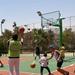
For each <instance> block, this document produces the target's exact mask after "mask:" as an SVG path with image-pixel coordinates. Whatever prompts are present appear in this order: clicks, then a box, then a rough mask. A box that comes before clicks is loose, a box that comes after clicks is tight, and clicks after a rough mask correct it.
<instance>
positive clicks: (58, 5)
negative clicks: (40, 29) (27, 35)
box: [0, 0, 75, 31]
mask: <svg viewBox="0 0 75 75" xmlns="http://www.w3.org/2000/svg"><path fill="white" fill-rule="evenodd" d="M57 10H59V11H60V13H61V17H69V16H75V0H0V21H1V20H2V19H6V21H5V23H4V24H3V31H4V29H9V30H12V29H13V27H12V25H13V22H14V21H15V22H16V23H17V25H18V26H19V25H25V24H31V23H35V22H40V17H39V16H38V14H37V11H41V12H42V13H48V12H52V11H57ZM0 30H1V28H0Z"/></svg>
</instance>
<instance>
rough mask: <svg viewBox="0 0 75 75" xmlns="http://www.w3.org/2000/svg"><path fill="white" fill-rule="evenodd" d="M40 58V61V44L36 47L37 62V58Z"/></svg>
mask: <svg viewBox="0 0 75 75" xmlns="http://www.w3.org/2000/svg"><path fill="white" fill-rule="evenodd" d="M37 56H39V59H40V47H39V44H37V46H36V56H35V60H36V57H37Z"/></svg>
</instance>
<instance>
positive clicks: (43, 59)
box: [39, 53, 52, 75]
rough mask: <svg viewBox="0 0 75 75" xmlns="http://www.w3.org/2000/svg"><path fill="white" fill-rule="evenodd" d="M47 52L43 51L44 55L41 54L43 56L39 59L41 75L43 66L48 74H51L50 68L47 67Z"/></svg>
mask: <svg viewBox="0 0 75 75" xmlns="http://www.w3.org/2000/svg"><path fill="white" fill-rule="evenodd" d="M46 57H47V53H45V54H44V55H43V57H41V58H40V59H39V63H40V73H41V75H43V69H44V68H45V69H47V71H48V73H49V74H48V75H52V74H51V72H50V69H49V67H48V60H47V58H46Z"/></svg>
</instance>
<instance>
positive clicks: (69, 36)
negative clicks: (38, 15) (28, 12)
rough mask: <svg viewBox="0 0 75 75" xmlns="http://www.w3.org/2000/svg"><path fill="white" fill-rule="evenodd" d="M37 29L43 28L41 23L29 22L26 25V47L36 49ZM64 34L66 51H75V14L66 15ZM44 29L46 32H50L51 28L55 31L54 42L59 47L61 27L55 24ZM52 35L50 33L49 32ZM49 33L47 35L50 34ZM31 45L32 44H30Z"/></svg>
mask: <svg viewBox="0 0 75 75" xmlns="http://www.w3.org/2000/svg"><path fill="white" fill-rule="evenodd" d="M35 29H37V30H38V29H42V27H41V23H40V22H38V23H33V24H27V25H25V43H24V47H27V49H29V48H30V49H35V45H34V42H33V41H35V40H34V36H35V34H34V30H35ZM62 29H63V32H62V35H63V43H64V44H65V47H66V51H74V50H75V46H74V45H75V16H71V17H65V19H64V20H63V22H62ZM43 30H44V31H45V32H48V31H49V30H51V31H52V32H53V33H54V38H53V42H52V44H54V45H55V47H56V48H59V46H60V43H59V42H60V40H59V39H60V36H59V35H60V29H59V27H55V26H48V25H46V26H44V28H43ZM49 35H50V34H49ZM49 35H47V36H49ZM30 45H31V46H30Z"/></svg>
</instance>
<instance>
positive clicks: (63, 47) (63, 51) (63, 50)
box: [60, 44, 65, 59]
mask: <svg viewBox="0 0 75 75" xmlns="http://www.w3.org/2000/svg"><path fill="white" fill-rule="evenodd" d="M60 52H61V57H62V58H63V59H64V58H65V46H64V44H62V46H61V48H60Z"/></svg>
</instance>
